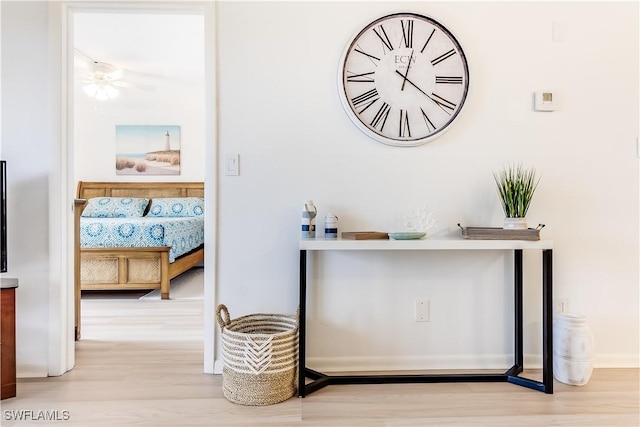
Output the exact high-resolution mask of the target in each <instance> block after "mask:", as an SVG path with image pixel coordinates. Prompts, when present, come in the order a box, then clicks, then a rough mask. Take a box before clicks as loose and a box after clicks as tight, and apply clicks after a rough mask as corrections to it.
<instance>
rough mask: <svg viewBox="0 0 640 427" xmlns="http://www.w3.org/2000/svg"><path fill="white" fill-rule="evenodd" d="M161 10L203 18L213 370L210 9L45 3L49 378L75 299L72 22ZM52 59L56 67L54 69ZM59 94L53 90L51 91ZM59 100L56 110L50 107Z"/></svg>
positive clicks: (206, 339)
mask: <svg viewBox="0 0 640 427" xmlns="http://www.w3.org/2000/svg"><path fill="white" fill-rule="evenodd" d="M87 11H91V12H99V11H105V12H116V11H127V12H134V11H135V12H144V11H156V12H157V11H167V12H176V13H194V14H201V15H203V16H204V27H205V28H204V33H205V40H204V46H205V49H204V50H205V52H204V72H205V79H204V80H205V81H204V90H205V105H204V108H205V117H206V119H205V150H204V151H205V177H204V182H205V200H206V201H207V209H206V210H205V241H206V242H207V245H206V247H207V250H206V252H205V271H204V319H203V321H204V327H203V329H204V332H203V344H204V346H203V347H204V354H203V372H204V373H210V374H212V373H213V372H214V366H215V360H214V358H215V332H216V328H215V316H214V307H215V304H216V299H217V298H216V277H217V265H216V260H217V255H216V248H217V246H218V245H217V212H218V198H217V187H218V182H217V176H218V166H217V164H218V161H217V158H218V154H217V152H218V143H217V137H218V131H217V117H218V115H217V100H216V98H217V93H216V83H217V75H216V71H217V70H216V45H215V41H216V40H215V36H216V32H215V28H216V25H215V23H216V5H215V2H214V1H199V2H180V1H158V2H126V3H125V2H97V1H93V2H87V1H73V0H67V1H62V2H59V3H58V2H56V3H51V4H50V9H49V21H50V24H51V25H50V30H49V31H50V40H51V45H50V47H51V58H52V59H51V63H50V68H51V75H52V79H53V80H52V81H54V82H55V79H56V78H58V81H59V85H56V84H54V85H53V87H54V92H55V93H54V94H53V97H54V98H53V99H54V103H53V112H52V117H54V120H52V122H53V123H52V128H53V129H52V130H53V132H54V134H57V135H58V138H53V147H52V158H53V160H52V162H53V164H52V171H51V176H50V181H49V190H50V206H49V238H50V242H51V243H50V248H49V249H50V254H51V264H50V281H49V294H50V298H49V301H50V302H49V307H50V310H49V355H48V356H49V357H48V360H49V367H48V374H49V376H58V375H62V374H64V373H65V372H67V371H69V370H70V369H72V368H73V367H74V365H75V298H74V295H75V292H74V280H73V278H74V271H75V265H74V256H73V253H74V250H75V248H74V227H73V216H74V213H73V204H74V198H75V182H74V161H73V160H74V141H73V135H74V132H73V129H74V121H73V119H74V115H73V109H74V104H73V88H74V84H73V73H72V70H73V16H74V14H75V13H77V12H87ZM58 58H59V62H58ZM58 87H59V91H58V90H57V88H58ZM56 100H58V101H59V103H58V106H56V105H55V104H56V103H55V101H56Z"/></svg>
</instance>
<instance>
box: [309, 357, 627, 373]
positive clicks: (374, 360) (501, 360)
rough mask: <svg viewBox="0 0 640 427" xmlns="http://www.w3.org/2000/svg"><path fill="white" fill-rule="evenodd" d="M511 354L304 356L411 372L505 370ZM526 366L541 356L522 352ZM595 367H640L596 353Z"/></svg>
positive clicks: (343, 366)
mask: <svg viewBox="0 0 640 427" xmlns="http://www.w3.org/2000/svg"><path fill="white" fill-rule="evenodd" d="M513 364H514V360H513V356H511V355H501V354H496V355H483V356H475V355H455V356H448V355H443V356H413V357H412V356H407V357H394V358H384V357H307V367H309V368H311V369H314V370H317V371H320V372H349V371H396V370H397V371H403V370H404V371H412V370H430V369H461V370H464V369H505V370H506V369H508V368H510V367H511V366H513ZM524 366H525V369H541V368H542V355H538V354H525V356H524ZM594 367H595V368H640V362H639V360H638V357H637V356H633V355H597V356H596V357H595V359H594Z"/></svg>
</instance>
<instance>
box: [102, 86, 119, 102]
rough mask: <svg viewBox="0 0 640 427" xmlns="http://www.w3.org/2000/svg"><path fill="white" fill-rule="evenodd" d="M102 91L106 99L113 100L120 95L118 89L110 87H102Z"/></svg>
mask: <svg viewBox="0 0 640 427" xmlns="http://www.w3.org/2000/svg"><path fill="white" fill-rule="evenodd" d="M102 89H103V91H104V93H105V95H107V99H111V98H115V97H116V96H118V94H119V93H120V91H119V90H118V89H116V88H115V87H113V86H111V85H104V86H103V88H102Z"/></svg>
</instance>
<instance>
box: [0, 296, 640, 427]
mask: <svg viewBox="0 0 640 427" xmlns="http://www.w3.org/2000/svg"><path fill="white" fill-rule="evenodd" d="M83 305H84V307H83V313H84V319H83V322H84V329H83V339H82V340H81V341H80V342H78V343H77V359H76V361H77V363H76V367H75V368H74V369H73V370H72V371H70V372H68V373H66V374H65V375H63V376H60V377H53V378H42V379H19V380H18V396H17V397H16V398H12V399H7V400H3V401H2V402H1V405H2V415H1V416H2V420H1V421H0V424H1V425H2V426H48V425H55V426H82V427H94V426H95V427H99V426H112V427H115V426H185V427H187V426H212V427H213V426H229V427H232V426H252V427H256V426H278V427H288V426H292V427H293V426H317V427H321V426H322V427H325V426H362V427H383V426H384V427H409V426H411V427H414V426H474V427H476V426H480V427H483V426H491V427H499V426H510V427H511V426H524V427H529V426H545V427H546V426H598V427H607V426H634V427H637V426H639V425H640V415H639V388H640V385H639V376H638V370H637V369H599V370H596V371H595V372H594V374H593V376H592V378H591V381H590V382H589V384H588V385H586V386H583V387H572V386H568V385H564V384H562V383H559V382H556V384H555V387H556V389H555V394H553V395H545V394H543V393H539V392H535V391H532V390H528V389H524V388H521V387H518V386H515V385H513V384H507V383H485V384H398V385H348V386H329V387H327V388H324V389H322V390H319V391H317V392H316V393H314V394H312V395H310V396H308V397H306V398H305V399H299V398H297V397H293V398H291V399H289V400H287V401H286V402H283V403H280V404H276V405H270V406H265V407H248V406H242V405H237V404H233V403H230V402H228V401H227V400H226V399H225V398H224V396H223V395H222V386H221V384H222V378H221V377H220V376H218V375H207V374H203V373H202V366H203V361H202V357H203V356H202V334H203V329H202V310H203V308H202V307H203V304H202V300H194V299H191V300H170V301H160V300H158V301H155V300H147V301H145V300H140V301H139V300H131V299H129V300H126V299H125V300H99V299H91V300H87V301H83ZM18 417H22V420H19V419H17V418H18ZM38 417H40V418H38ZM42 417H53V418H54V419H53V420H50V421H46V420H43V419H42ZM55 418H57V420H56V419H55Z"/></svg>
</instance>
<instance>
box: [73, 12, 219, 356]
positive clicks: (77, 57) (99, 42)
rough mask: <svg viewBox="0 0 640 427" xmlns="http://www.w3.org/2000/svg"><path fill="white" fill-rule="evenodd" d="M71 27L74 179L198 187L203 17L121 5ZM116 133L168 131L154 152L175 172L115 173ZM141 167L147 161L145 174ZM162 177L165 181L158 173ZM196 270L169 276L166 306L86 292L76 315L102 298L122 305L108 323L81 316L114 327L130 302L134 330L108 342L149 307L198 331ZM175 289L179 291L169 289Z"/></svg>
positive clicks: (199, 275)
mask: <svg viewBox="0 0 640 427" xmlns="http://www.w3.org/2000/svg"><path fill="white" fill-rule="evenodd" d="M71 28H72V31H71V33H72V34H70V40H72V41H73V51H72V52H69V55H70V56H72V57H73V69H72V70H70V71H73V79H72V80H73V90H72V93H73V97H72V99H73V106H74V107H73V111H72V115H73V118H72V120H71V122H72V123H73V138H72V140H73V173H72V174H71V175H72V176H73V180H74V182H75V183H77V182H79V181H95V182H136V183H141V182H167V181H178V182H204V181H205V180H206V165H205V162H206V160H205V159H206V155H205V151H206V147H205V140H206V133H207V129H206V124H205V117H206V100H205V94H206V93H207V90H206V87H205V72H204V70H205V57H204V56H205V48H204V45H205V31H204V30H205V16H204V14H203V13H198V12H197V11H184V10H183V11H178V10H150V9H148V10H143V9H140V8H133V9H129V8H127V7H126V6H124V9H117V8H114V9H109V10H105V9H104V8H100V9H95V10H94V9H91V8H90V7H89V8H87V9H75V10H74V13H73V17H72V27H71ZM134 41H135V42H134ZM123 126H133V127H140V128H149V127H163V128H164V127H166V128H167V129H170V130H171V138H170V142H169V144H167V139H168V138H167V137H166V135H164V134H163V135H162V136H161V137H160V138H159V139H160V141H159V144H158V147H159V148H158V150H157V151H171V152H175V151H177V152H178V156H179V160H178V161H179V168H176V167H173V166H172V164H171V162H172V160H166V159H161V158H154V159H152V160H148V159H147V161H146V162H145V161H144V159H143V160H142V161H139V162H138V165H137V166H135V167H132V168H130V169H129V170H128V172H127V173H124V174H123V173H121V171H122V169H118V157H119V155H120V154H121V153H119V148H121V147H119V146H118V141H117V129H118V128H120V129H122V127H123ZM175 129H179V132H176V131H175ZM176 138H179V139H176ZM153 150H155V149H149V150H147V151H153ZM134 154H135V153H134ZM141 164H146V168H144V169H143V168H142V166H139V165H141ZM165 165H167V166H166V167H165ZM167 170H169V171H172V172H171V174H169V175H167V173H165V172H164V171H167ZM176 171H178V173H176ZM208 205H209V206H215V204H214V203H208ZM204 271H205V269H204V264H201V265H199V266H196V267H193V268H192V269H191V270H189V271H187V272H185V273H183V274H181V275H180V276H178V277H176V278H175V279H173V281H172V282H173V283H175V284H176V289H177V290H176V294H175V295H174V296H173V298H172V299H171V300H170V301H160V300H159V298H158V300H157V301H156V299H155V298H154V296H153V294H152V293H151V291H149V292H145V293H144V294H141V295H139V296H138V297H137V298H133V295H132V293H133V292H131V291H122V292H120V294H118V292H110V294H109V295H107V294H105V293H103V294H102V295H100V292H101V291H86V292H83V295H82V303H81V306H82V308H83V310H98V312H101V310H102V309H101V308H100V307H102V306H104V305H105V304H106V306H109V305H110V304H111V303H105V301H111V302H113V301H115V303H116V305H118V304H120V303H124V305H123V306H122V307H121V308H120V309H116V308H114V310H115V313H113V316H112V318H111V319H109V312H108V311H106V312H102V314H101V315H99V316H97V317H96V316H95V313H93V314H92V315H91V316H90V317H91V318H92V319H94V320H95V319H96V318H98V319H101V321H104V324H105V325H112V326H114V328H116V329H118V327H117V326H116V325H118V314H121V315H122V314H123V312H122V311H121V310H124V308H123V307H125V306H127V304H131V303H135V304H138V306H131V309H132V310H134V311H135V310H138V309H140V313H139V316H138V318H139V319H140V322H136V323H137V324H138V326H136V324H132V325H129V327H128V328H126V329H125V330H124V331H121V332H120V333H119V334H118V333H116V334H115V335H114V337H120V339H122V340H125V341H126V340H129V339H131V338H132V337H134V336H136V335H137V334H136V332H135V328H136V327H138V328H142V329H144V328H145V326H144V325H146V324H147V322H146V321H145V319H144V317H143V314H144V313H150V312H151V311H150V310H148V307H153V304H157V305H158V307H159V306H160V304H163V303H164V304H165V306H163V307H162V309H161V310H164V309H166V308H169V307H172V309H173V310H176V309H181V310H184V314H185V316H189V317H193V315H194V313H198V314H197V316H199V317H198V321H197V323H199V324H200V325H202V324H203V322H204V320H203V308H202V306H203V299H204V298H203V296H202V295H203V292H204V290H203V287H204ZM173 283H172V286H173ZM185 284H186V286H185ZM178 288H180V289H183V290H185V289H186V290H188V292H187V293H186V294H185V293H184V292H178ZM93 292H95V293H94V294H93V295H90V294H91V293H93ZM147 294H148V295H147ZM185 295H186V296H185ZM181 300H183V301H182V302H181ZM127 301H128V302H127ZM101 304H102V305H101ZM142 307H145V309H144V310H142ZM151 316H152V317H154V316H153V315H151ZM198 334H199V337H200V338H199V341H200V344H202V327H200V328H198Z"/></svg>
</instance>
